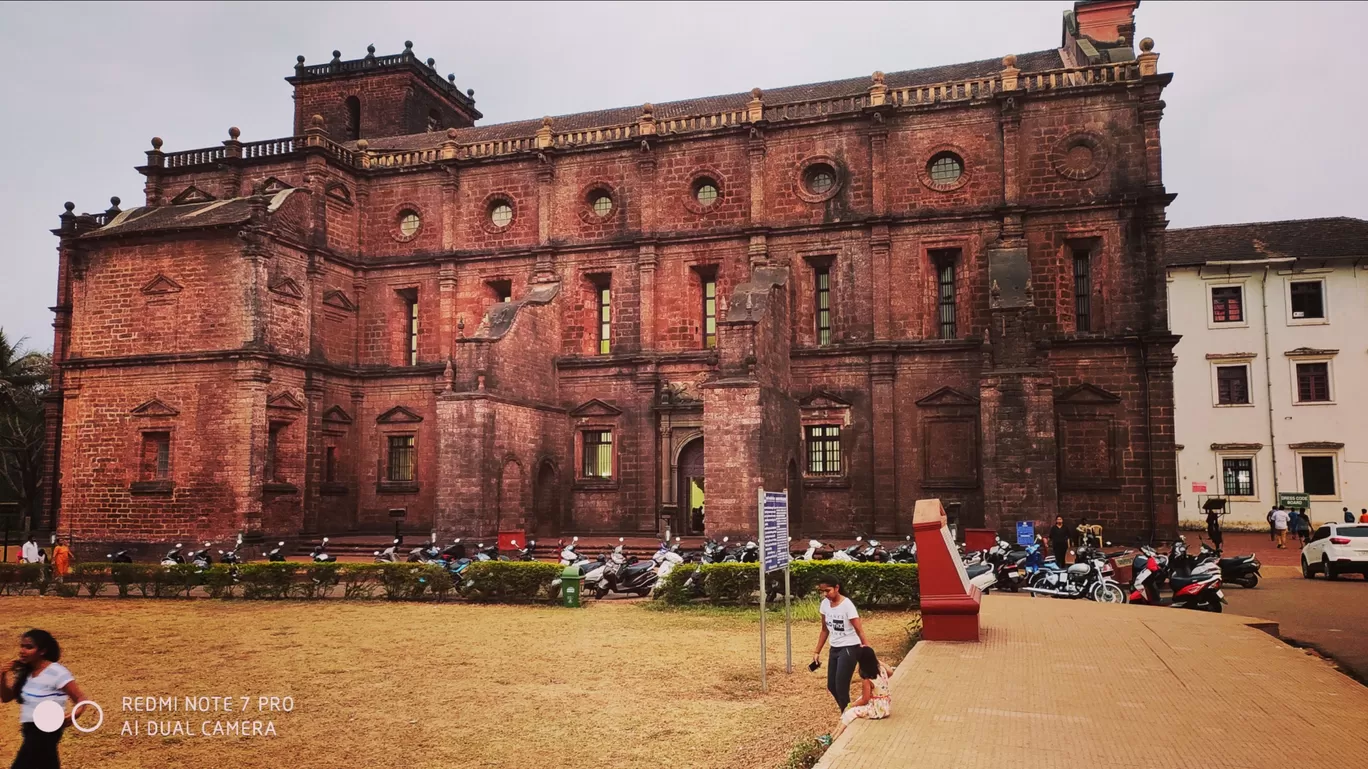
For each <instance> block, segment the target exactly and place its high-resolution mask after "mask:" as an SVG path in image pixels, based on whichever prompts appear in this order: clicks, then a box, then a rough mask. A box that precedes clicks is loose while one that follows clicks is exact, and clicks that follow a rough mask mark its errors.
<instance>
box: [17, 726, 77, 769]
mask: <svg viewBox="0 0 1368 769" xmlns="http://www.w3.org/2000/svg"><path fill="white" fill-rule="evenodd" d="M20 731H21V732H22V733H23V735H24V744H23V745H20V746H19V753H18V754H17V755H15V757H14V763H13V764H10V769H62V760H61V759H60V758H58V757H57V743H58V742H60V741H61V739H62V732H64V731H66V729H65V728H62V729H58V730H57V731H55V732H45V731H43V730H42V729H39V728H38V727H37V726H34V725H33V724H20Z"/></svg>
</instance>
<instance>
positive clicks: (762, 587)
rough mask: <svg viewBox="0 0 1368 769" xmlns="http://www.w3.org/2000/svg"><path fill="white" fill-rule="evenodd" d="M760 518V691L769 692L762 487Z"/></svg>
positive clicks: (757, 497)
mask: <svg viewBox="0 0 1368 769" xmlns="http://www.w3.org/2000/svg"><path fill="white" fill-rule="evenodd" d="M756 502H757V508H758V513H757V515H758V517H759V520H760V691H761V692H762V693H767V692H769V682H767V681H766V680H765V490H764V489H763V488H762V489H760V493H759V494H758V495H757V496H756Z"/></svg>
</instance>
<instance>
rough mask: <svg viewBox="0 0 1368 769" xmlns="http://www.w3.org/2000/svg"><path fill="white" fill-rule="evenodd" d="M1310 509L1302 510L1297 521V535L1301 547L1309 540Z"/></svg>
mask: <svg viewBox="0 0 1368 769" xmlns="http://www.w3.org/2000/svg"><path fill="white" fill-rule="evenodd" d="M1311 528H1312V527H1311V511H1310V510H1303V511H1302V514H1301V520H1300V521H1298V522H1297V537H1298V539H1300V540H1301V543H1302V547H1305V546H1306V543H1308V542H1310V541H1311Z"/></svg>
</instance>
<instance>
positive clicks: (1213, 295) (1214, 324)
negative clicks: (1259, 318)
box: [1207, 283, 1249, 328]
mask: <svg viewBox="0 0 1368 769" xmlns="http://www.w3.org/2000/svg"><path fill="white" fill-rule="evenodd" d="M1244 295H1245V290H1244V284H1243V283H1235V284H1227V285H1217V286H1208V287H1207V297H1208V300H1209V306H1210V308H1211V311H1210V313H1209V314H1208V315H1207V325H1208V326H1209V327H1211V328H1230V327H1245V326H1248V325H1249V317H1248V316H1247V315H1246V313H1245V297H1244Z"/></svg>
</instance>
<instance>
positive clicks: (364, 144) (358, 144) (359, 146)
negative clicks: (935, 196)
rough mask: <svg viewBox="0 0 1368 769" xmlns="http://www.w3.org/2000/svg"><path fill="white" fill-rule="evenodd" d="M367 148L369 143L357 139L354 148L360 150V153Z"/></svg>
mask: <svg viewBox="0 0 1368 769" xmlns="http://www.w3.org/2000/svg"><path fill="white" fill-rule="evenodd" d="M369 146H370V142H368V141H366V140H365V139H357V140H356V148H357V149H359V150H361V151H363V152H364V151H365V149H366V148H367V147H369Z"/></svg>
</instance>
